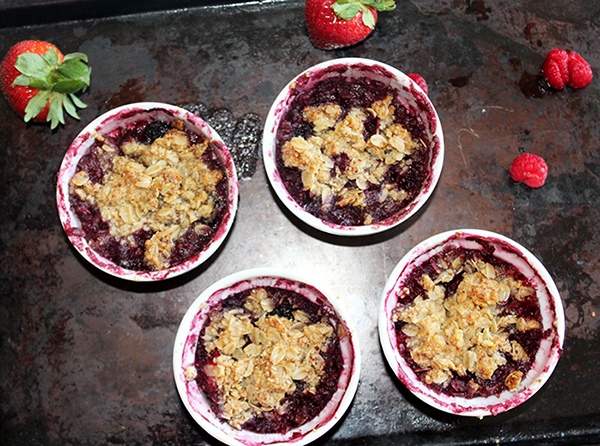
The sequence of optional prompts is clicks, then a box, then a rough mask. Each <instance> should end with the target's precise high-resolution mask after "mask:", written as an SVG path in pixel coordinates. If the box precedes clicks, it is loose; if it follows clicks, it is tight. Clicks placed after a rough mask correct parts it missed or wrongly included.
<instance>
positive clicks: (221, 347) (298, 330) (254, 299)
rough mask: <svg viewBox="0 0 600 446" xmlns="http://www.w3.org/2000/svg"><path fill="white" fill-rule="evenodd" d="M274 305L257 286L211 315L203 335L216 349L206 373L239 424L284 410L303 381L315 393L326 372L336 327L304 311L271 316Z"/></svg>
mask: <svg viewBox="0 0 600 446" xmlns="http://www.w3.org/2000/svg"><path fill="white" fill-rule="evenodd" d="M274 308H275V302H274V301H273V300H272V299H271V298H270V297H269V295H268V293H267V291H266V290H265V289H263V288H257V289H254V290H252V292H251V294H250V295H249V296H248V297H246V299H245V303H244V306H243V308H235V309H232V310H229V311H226V312H224V313H220V314H217V315H215V316H213V317H211V321H210V324H209V325H208V326H207V327H206V330H205V333H204V336H203V340H204V345H205V348H206V351H207V352H208V353H209V354H211V353H213V352H214V351H215V350H216V351H217V355H216V358H215V364H214V365H208V366H206V368H207V369H208V370H205V372H206V374H207V375H208V376H210V377H213V378H214V380H215V383H216V385H217V388H218V391H219V395H220V398H221V407H222V413H221V416H222V417H223V418H224V419H225V420H226V421H227V422H228V423H229V424H230V425H231V426H233V427H235V428H240V427H241V426H242V425H243V424H244V423H245V422H246V421H248V420H249V419H251V418H252V417H253V416H255V415H257V414H260V413H262V412H269V411H275V410H276V411H279V412H280V413H284V412H285V410H286V404H285V398H286V397H287V396H289V395H292V394H293V393H294V392H295V391H296V388H297V386H298V384H299V383H300V382H302V385H303V387H304V389H303V392H311V393H313V394H314V393H315V392H316V390H317V386H318V385H319V383H320V382H321V379H322V378H323V377H324V375H325V371H324V368H325V361H324V359H323V357H322V356H321V352H326V351H327V349H328V341H329V340H330V338H331V337H332V335H333V333H334V328H333V326H332V325H330V323H329V322H328V321H327V319H325V318H324V319H322V320H321V321H320V322H317V323H311V322H310V319H309V317H308V315H307V314H306V313H304V312H303V311H302V310H295V311H294V312H293V316H294V319H293V320H292V319H288V318H285V317H280V316H277V315H268V313H270V312H271V311H273V310H274ZM340 327H341V326H340ZM184 375H185V378H186V379H187V380H188V381H191V380H193V379H195V378H196V377H197V375H198V371H197V370H196V367H195V366H194V365H189V366H187V367H186V369H185V372H184Z"/></svg>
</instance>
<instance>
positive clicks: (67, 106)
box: [63, 95, 79, 119]
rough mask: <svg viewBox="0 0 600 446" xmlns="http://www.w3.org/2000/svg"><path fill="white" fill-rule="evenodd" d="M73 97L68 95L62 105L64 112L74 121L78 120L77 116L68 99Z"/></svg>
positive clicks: (73, 106)
mask: <svg viewBox="0 0 600 446" xmlns="http://www.w3.org/2000/svg"><path fill="white" fill-rule="evenodd" d="M72 96H73V95H68V96H65V97H64V99H63V105H64V107H65V111H66V112H67V113H68V114H69V115H70V116H72V117H73V118H75V119H79V115H78V114H77V109H76V108H75V105H73V102H72V101H71V99H70V97H72Z"/></svg>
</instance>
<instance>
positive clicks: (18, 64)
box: [15, 53, 52, 78]
mask: <svg viewBox="0 0 600 446" xmlns="http://www.w3.org/2000/svg"><path fill="white" fill-rule="evenodd" d="M15 68H16V69H17V70H18V71H19V72H20V73H22V74H24V75H25V76H30V77H35V78H42V77H46V76H48V74H49V73H50V71H51V70H52V67H51V66H49V65H48V64H47V63H46V61H45V60H44V58H43V57H42V56H40V55H39V54H34V53H23V54H20V55H19V56H18V57H17V60H16V61H15Z"/></svg>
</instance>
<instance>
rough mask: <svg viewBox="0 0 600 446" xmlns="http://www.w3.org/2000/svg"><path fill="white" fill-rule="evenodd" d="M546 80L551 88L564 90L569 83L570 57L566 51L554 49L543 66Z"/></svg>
mask: <svg viewBox="0 0 600 446" xmlns="http://www.w3.org/2000/svg"><path fill="white" fill-rule="evenodd" d="M542 73H543V74H544V79H546V82H548V85H550V87H552V88H554V89H556V90H562V89H563V88H565V87H566V86H567V84H568V83H569V55H568V54H567V52H566V51H565V50H561V49H558V48H555V49H553V50H552V51H550V52H549V53H548V55H547V56H546V60H545V61H544V65H543V66H542Z"/></svg>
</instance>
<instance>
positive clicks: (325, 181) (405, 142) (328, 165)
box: [282, 96, 422, 224]
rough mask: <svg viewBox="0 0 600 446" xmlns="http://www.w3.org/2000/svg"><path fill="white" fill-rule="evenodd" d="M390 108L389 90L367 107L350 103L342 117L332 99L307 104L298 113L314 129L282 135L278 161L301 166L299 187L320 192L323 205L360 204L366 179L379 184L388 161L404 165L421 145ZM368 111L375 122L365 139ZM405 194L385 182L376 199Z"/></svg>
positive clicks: (396, 198)
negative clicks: (339, 162)
mask: <svg viewBox="0 0 600 446" xmlns="http://www.w3.org/2000/svg"><path fill="white" fill-rule="evenodd" d="M394 111H395V108H394V106H393V105H392V97H391V96H388V97H386V98H385V99H383V100H380V101H375V102H374V103H373V104H372V105H371V107H370V108H368V109H366V110H365V109H361V108H353V109H351V110H350V111H349V112H348V114H347V115H346V116H345V117H344V118H343V119H342V109H341V108H340V106H339V105H337V104H326V105H321V106H317V107H312V106H309V107H306V108H305V109H304V110H303V116H304V119H305V120H306V121H307V122H309V123H311V124H312V125H313V129H314V133H315V134H314V136H312V137H310V138H309V139H308V140H306V139H304V138H302V137H299V136H296V137H293V138H292V139H291V140H290V141H287V142H286V143H285V144H284V146H283V148H282V157H283V162H284V164H285V166H286V167H296V168H298V169H300V170H301V172H302V173H301V178H302V184H303V186H304V190H308V191H310V192H311V193H313V194H314V195H316V196H318V197H320V198H321V201H322V203H323V206H325V207H327V206H330V205H331V204H333V203H335V204H336V205H337V206H349V205H351V206H362V207H364V206H365V192H364V191H365V190H366V189H367V188H368V187H369V184H373V185H381V184H383V182H384V178H385V175H386V172H387V171H388V168H389V166H390V165H392V164H398V163H399V164H400V165H401V167H402V170H403V171H407V170H408V169H409V168H410V164H411V160H410V158H409V156H410V155H411V154H412V153H413V151H414V150H417V149H418V148H419V147H422V143H421V142H419V141H414V140H413V138H412V136H411V134H410V133H409V132H408V131H407V130H406V129H405V128H404V127H402V125H400V124H394V122H393V121H394ZM368 115H371V116H373V117H375V118H376V119H377V120H378V123H379V124H378V129H377V132H376V133H375V134H373V135H372V136H371V137H370V138H369V140H368V141H365V138H364V131H365V127H364V122H365V120H366V119H367V117H368ZM342 154H343V155H345V156H346V157H347V158H348V160H349V161H348V165H347V167H346V168H345V169H343V171H342V170H341V169H340V168H339V167H338V166H336V164H335V161H334V160H335V159H336V157H338V156H340V155H342ZM352 182H353V184H352ZM354 185H356V186H354ZM407 196H408V194H407V192H406V191H404V190H401V189H398V188H397V186H396V184H385V185H384V187H382V190H381V196H380V201H382V202H383V201H384V200H385V199H386V198H387V197H389V198H390V199H392V200H394V201H398V202H401V201H403V200H404V199H405V198H406V197H407ZM336 200H337V201H336ZM371 220H372V217H371V216H369V215H367V216H366V221H365V222H364V223H365V224H370V223H371Z"/></svg>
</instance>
